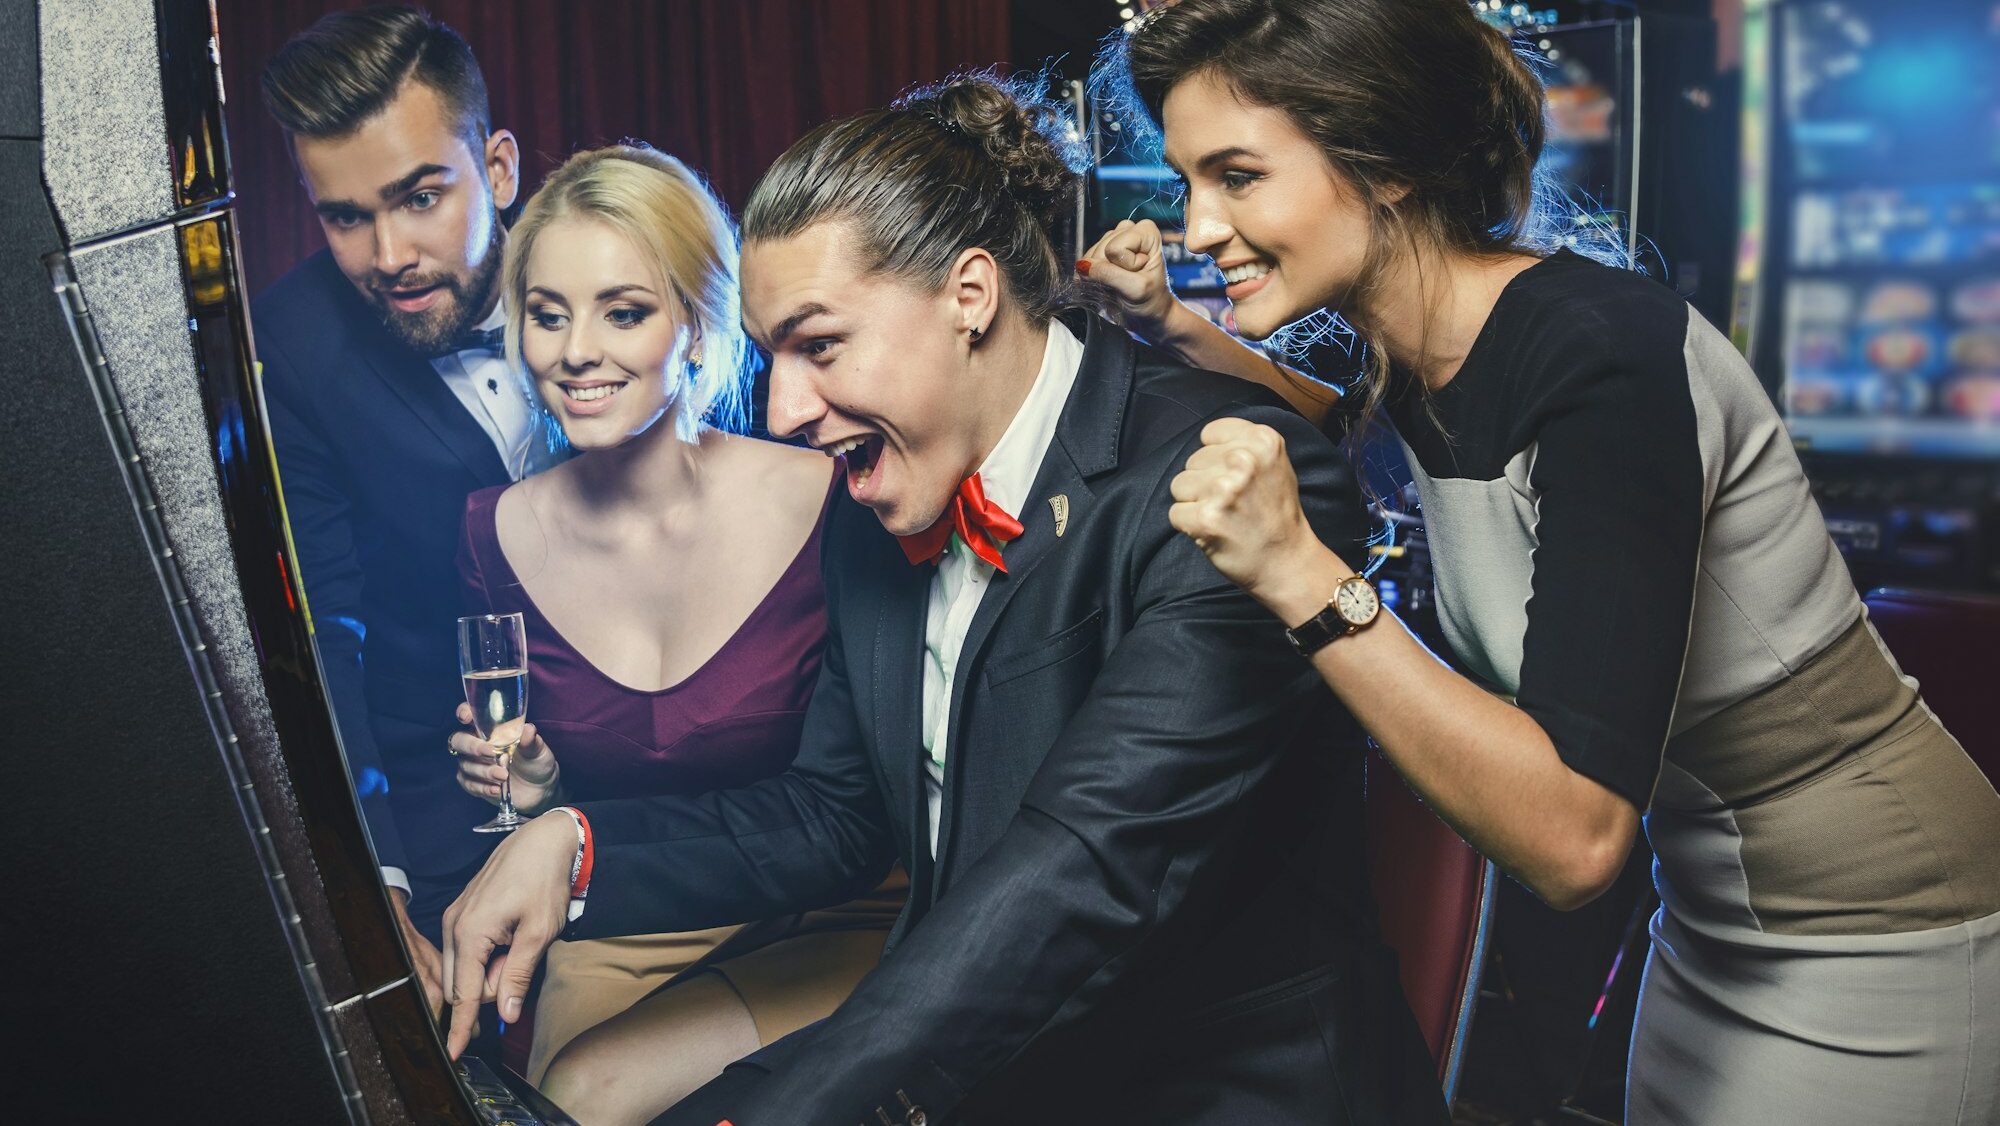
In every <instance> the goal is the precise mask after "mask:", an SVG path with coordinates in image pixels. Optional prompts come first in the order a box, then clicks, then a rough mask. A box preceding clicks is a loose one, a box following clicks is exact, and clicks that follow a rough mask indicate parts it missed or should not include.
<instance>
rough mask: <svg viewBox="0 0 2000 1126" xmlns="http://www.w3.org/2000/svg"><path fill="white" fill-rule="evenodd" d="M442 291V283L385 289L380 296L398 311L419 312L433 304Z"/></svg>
mask: <svg viewBox="0 0 2000 1126" xmlns="http://www.w3.org/2000/svg"><path fill="white" fill-rule="evenodd" d="M443 292H444V286H442V285H427V286H423V287H422V288H419V289H385V290H383V291H382V296H383V297H384V298H386V299H387V300H388V302H389V305H390V307H391V308H393V309H395V310H396V311H397V312H399V313H421V312H423V311H424V310H425V309H428V308H430V307H431V306H432V305H433V304H435V303H436V302H437V299H438V296H439V295H440V294H442V293H443Z"/></svg>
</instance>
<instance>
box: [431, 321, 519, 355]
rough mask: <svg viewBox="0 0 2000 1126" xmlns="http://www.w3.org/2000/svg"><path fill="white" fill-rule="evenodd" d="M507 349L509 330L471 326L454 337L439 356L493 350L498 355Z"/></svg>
mask: <svg viewBox="0 0 2000 1126" xmlns="http://www.w3.org/2000/svg"><path fill="white" fill-rule="evenodd" d="M506 350H507V330H506V329H504V328H487V329H479V328H469V329H466V330H465V331H464V332H461V333H459V334H458V335H457V336H455V337H453V338H452V341H451V343H450V344H447V345H445V346H444V348H443V350H441V351H440V352H438V355H439V356H452V355H456V354H458V353H460V352H491V353H493V354H494V355H496V356H498V355H500V354H502V353H503V352H505V351H506Z"/></svg>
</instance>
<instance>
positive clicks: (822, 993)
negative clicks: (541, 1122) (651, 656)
mask: <svg viewBox="0 0 2000 1126" xmlns="http://www.w3.org/2000/svg"><path fill="white" fill-rule="evenodd" d="M841 480H842V478H841V476H840V475H839V474H835V475H834V478H833V481H832V483H831V485H830V487H829V490H828V493H827V503H828V504H831V503H832V499H833V492H832V489H834V488H839V487H840V484H841ZM505 489H506V486H500V487H496V488H490V489H482V490H480V491H479V492H476V493H473V494H472V495H471V496H470V497H469V498H467V500H466V504H465V525H464V529H463V534H462V535H461V537H460V540H459V552H458V568H459V575H460V577H461V579H462V580H463V582H464V587H465V594H466V604H467V608H468V612H470V613H493V614H512V613H519V614H520V615H522V620H523V622H524V623H525V625H526V627H527V634H528V717H529V719H530V720H531V721H532V722H533V723H534V725H535V726H536V728H537V729H539V731H540V733H541V735H542V737H543V738H544V739H545V740H547V742H548V744H549V746H550V747H551V748H553V749H554V751H555V754H556V759H557V762H558V763H559V764H560V766H561V769H562V785H563V793H564V797H565V800H569V801H597V800H602V799H605V798H618V797H642V796H648V795H654V794H669V793H673V794H690V793H700V792H703V791H707V790H714V789H722V788H728V787H734V786H742V785H746V784H749V783H752V782H755V781H757V780H759V779H761V778H767V777H770V776H772V775H775V774H778V773H781V772H783V771H784V769H785V768H786V767H787V766H789V765H790V764H791V761H792V757H793V756H794V755H795V754H796V753H797V751H798V745H799V736H800V732H801V729H802V728H803V726H804V721H805V712H806V703H807V701H808V700H810V699H811V697H812V689H813V683H814V681H815V679H816V678H817V676H818V674H819V663H820V656H821V653H822V652H823V651H824V649H825V647H826V594H825V590H824V588H823V587H822V585H821V582H820V567H819V559H820V554H819V553H820V528H821V526H822V525H823V524H824V520H825V516H826V511H825V507H824V506H822V508H821V511H820V517H821V519H820V522H818V523H815V524H814V526H813V531H812V534H811V535H810V536H808V537H807V539H806V542H805V546H803V547H801V548H800V549H799V551H798V554H797V555H796V556H794V557H793V559H792V561H791V563H790V565H789V566H787V567H786V568H785V571H784V574H782V575H780V576H779V577H778V581H777V582H776V583H775V584H774V585H773V586H772V587H771V590H770V591H769V592H768V593H767V594H765V596H764V600H763V601H762V602H760V603H758V604H757V607H756V609H754V610H752V611H751V612H750V616H749V617H748V618H746V619H745V620H744V622H743V624H742V625H741V626H740V627H738V629H737V631H736V632H735V633H734V634H732V635H731V636H730V638H729V640H728V641H726V642H724V643H723V645H722V648H721V649H719V650H717V651H716V653H715V654H714V655H713V656H712V657H710V658H709V659H708V662H707V663H706V664H704V665H702V666H701V667H700V668H698V669H696V670H695V671H694V672H692V673H690V674H689V675H688V676H687V677H686V678H684V679H683V680H682V681H681V682H680V683H678V684H675V685H672V686H671V687H668V688H663V689H661V690H659V691H657V692H644V691H640V690H638V689H635V688H631V687H628V686H626V685H624V684H620V683H618V682H617V681H615V680H613V679H611V678H610V677H608V676H606V675H605V674H604V673H603V672H601V671H599V670H598V668H597V667H596V666H594V665H592V664H591V663H590V661H589V660H587V659H586V658H585V657H584V656H583V655H582V654H581V653H579V652H577V650H576V648H575V647H574V646H572V645H571V644H570V643H569V641H568V640H567V639H566V638H564V637H563V636H562V634H561V633H560V632H559V631H558V630H557V629H556V628H555V627H554V626H553V625H551V624H549V621H548V619H547V618H545V617H543V616H542V612H541V610H540V608H539V607H537V606H536V605H535V602H534V600H533V599H532V598H530V597H529V596H528V592H527V590H526V588H524V587H523V586H522V585H521V581H520V579H519V577H518V576H516V575H515V573H514V569H513V567H512V566H510V565H509V564H508V562H507V557H506V555H505V553H503V552H502V551H501V549H500V540H499V535H498V533H497V531H496V529H495V524H494V513H495V510H496V507H497V506H498V504H499V500H500V494H501V493H502V492H504V491H505ZM906 888H907V877H905V876H903V874H902V872H901V870H900V869H898V870H897V871H896V872H895V873H894V874H892V875H891V877H890V878H889V880H888V881H887V882H886V883H885V884H884V885H883V886H882V887H881V888H880V889H878V890H877V891H876V892H875V893H874V894H872V895H870V896H868V897H865V898H864V899H861V900H857V901H855V902H854V903H851V904H847V905H844V906H842V907H836V908H830V909H828V910H825V911H816V912H811V913H809V914H805V915H800V916H797V917H795V918H791V919H779V920H765V921H763V922H761V923H759V924H755V926H754V927H753V928H752V929H749V930H745V931H744V933H742V934H740V935H739V934H738V933H737V932H738V931H739V930H740V929H742V928H738V927H721V928H716V929H714V930H708V931H697V932H692V933H688V934H678V935H641V936H634V937H630V938H617V939H600V940H596V941H591V942H558V943H555V944H554V945H553V946H552V947H551V948H550V950H549V954H548V959H547V965H546V976H545V978H544V980H543V982H542V986H541V989H540V992H539V997H538V998H537V1000H536V1003H535V1009H534V1012H533V1017H532V1020H531V1021H522V1022H520V1023H518V1024H516V1025H513V1026H510V1027H509V1028H508V1031H507V1036H506V1043H505V1047H506V1053H505V1054H506V1058H507V1060H508V1063H509V1064H510V1066H512V1067H514V1068H515V1070H517V1071H521V1072H523V1073H524V1074H526V1075H527V1076H528V1077H529V1079H530V1080H531V1081H534V1082H540V1081H541V1079H542V1072H543V1069H544V1068H546V1067H547V1066H548V1064H549V1063H550V1061H551V1060H552V1059H553V1057H554V1055H555V1054H556V1053H557V1052H559V1051H560V1050H561V1049H562V1047H563V1046H564V1045H565V1044H566V1043H568V1042H569V1041H570V1040H571V1039H572V1038H574V1037H575V1036H576V1035H578V1034H580V1033H581V1032H583V1031H584V1030H585V1029H587V1028H589V1027H591V1026H592V1025H594V1024H596V1023H597V1022H599V1021H602V1020H606V1019H609V1018H610V1017H612V1016H615V1015H616V1014H618V1013H619V1012H622V1011H623V1010H624V1009H625V1008H627V1007H629V1006H630V1005H632V1004H634V1003H636V1002H638V1001H639V1000H641V999H643V998H645V997H646V996H648V995H649V994H651V993H653V992H654V991H656V990H657V989H658V988H660V987H661V986H663V985H665V984H667V983H668V982H670V981H672V980H674V979H675V977H676V975H678V974H679V973H680V972H681V971H683V970H685V969H686V968H687V967H688V966H689V965H691V964H692V963H693V962H695V961H696V960H698V959H703V958H707V957H708V956H709V955H710V954H711V953H712V952H713V951H714V950H715V948H716V947H717V946H718V945H720V944H721V943H723V942H724V941H731V946H730V949H729V951H727V952H725V955H726V956H727V960H725V961H720V962H714V963H713V964H712V965H711V966H710V968H711V969H712V970H713V971H714V972H717V973H720V974H721V975H723V976H724V977H726V978H727V979H728V980H729V982H730V984H731V985H732V986H733V987H734V988H735V990H736V992H737V994H738V995H739V996H740V997H741V998H742V999H743V1001H744V1004H745V1006H746V1007H747V1008H748V1009H749V1011H750V1015H751V1017H752V1019H753V1020H754V1022H755V1023H756V1025H757V1032H758V1038H759V1039H760V1040H761V1041H763V1042H764V1043H769V1042H771V1041H772V1040H775V1039H777V1038H778V1037H780V1036H783V1035H786V1034H788V1033H790V1032H792V1031H795V1030H796V1029H798V1028H801V1027H804V1026H805V1025H806V1024H810V1023H811V1022H813V1021H815V1020H818V1019H820V1018H822V1017H824V1016H826V1015H827V1014H828V1013H830V1012H831V1011H832V1010H833V1008H834V1007H835V1006H837V1005H838V1004H839V1003H840V1002H841V1001H842V1000H844V999H845V998H846V996H847V994H848V992H850V991H851V990H852V989H853V987H854V983H855V982H856V981H858V980H859V979H860V977H861V975H863V974H865V973H866V972H867V971H868V969H869V968H871V967H872V966H873V965H874V964H875V962H876V960H877V959H878V958H879V956H880V954H881V946H882V940H883V938H884V937H886V934H887V931H888V928H889V925H890V924H891V923H892V922H893V921H894V920H895V916H896V913H897V911H898V909H899V908H900V907H901V905H902V898H903V895H904V892H905V890H906ZM732 939H733V941H732Z"/></svg>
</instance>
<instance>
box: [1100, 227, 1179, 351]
mask: <svg viewBox="0 0 2000 1126" xmlns="http://www.w3.org/2000/svg"><path fill="white" fill-rule="evenodd" d="M1076 271H1077V273H1079V274H1082V275H1083V276H1084V277H1086V278H1089V279H1090V281H1091V282H1092V283H1093V284H1094V285H1095V286H1096V287H1097V288H1099V289H1101V290H1103V291H1104V292H1106V293H1108V294H1110V295H1111V297H1112V298H1113V299H1114V300H1113V301H1112V303H1111V305H1110V307H1109V308H1107V309H1106V310H1105V311H1106V312H1107V313H1109V314H1110V315H1111V318H1112V319H1113V320H1115V321H1117V322H1118V323H1119V325H1121V326H1123V327H1124V328H1125V329H1126V331H1128V332H1131V333H1134V334H1135V335H1137V336H1138V337H1139V338H1140V339H1141V340H1144V341H1146V342H1147V343H1149V344H1158V345H1165V344H1166V343H1167V336H1168V334H1169V332H1170V331H1171V330H1172V329H1173V328H1174V327H1175V321H1176V320H1177V319H1178V318H1177V316H1176V314H1177V312H1178V313H1184V314H1186V315H1189V316H1196V315H1198V314H1195V313H1193V312H1192V311H1191V310H1188V309H1186V308H1185V307H1183V306H1182V305H1181V303H1180V301H1179V299H1177V298H1176V297H1174V291H1173V290H1171V289H1169V288H1167V259H1166V255H1165V254H1164V253H1163V252H1162V250H1161V238H1160V227H1159V224H1157V223H1155V222H1153V221H1152V220H1151V219H1141V220H1139V221H1138V222H1136V223H1135V222H1133V221H1132V220H1130V219H1125V220H1122V221H1120V222H1119V224H1118V225H1117V226H1116V227H1113V228H1112V229H1111V231H1110V233H1108V234H1106V235H1105V236H1104V237H1103V238H1101V239H1098V240H1097V245H1095V246H1093V247H1091V248H1090V249H1089V250H1088V251H1087V252H1085V254H1084V256H1083V257H1082V258H1079V259H1077V263H1076Z"/></svg>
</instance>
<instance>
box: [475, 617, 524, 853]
mask: <svg viewBox="0 0 2000 1126" xmlns="http://www.w3.org/2000/svg"><path fill="white" fill-rule="evenodd" d="M458 673H459V676H460V677H461V678H462V679H463V680H464V682H465V702H466V703H467V704H468V705H470V706H471V708H472V726H473V728H474V730H476V731H478V732H479V737H480V738H481V739H484V740H486V741H487V742H489V743H491V744H493V746H494V749H495V750H497V751H499V752H500V769H501V770H502V771H503V772H504V773H503V774H502V775H501V776H500V812H499V813H497V814H495V815H494V817H493V820H491V821H488V822H487V823H486V824H484V825H480V826H477V827H475V828H474V829H473V830H472V831H473V832H475V833H508V832H512V831H513V830H514V829H516V828H518V827H519V826H520V825H521V824H522V823H523V822H522V820H521V815H520V814H518V813H516V812H514V790H513V786H512V781H513V770H512V767H513V762H514V748H516V747H517V746H519V745H520V743H521V729H522V727H523V726H525V725H526V723H527V722H528V631H527V627H526V626H525V625H524V624H523V623H522V621H521V615H519V614H475V615H473V616H471V617H467V618H460V619H459V620H458Z"/></svg>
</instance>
